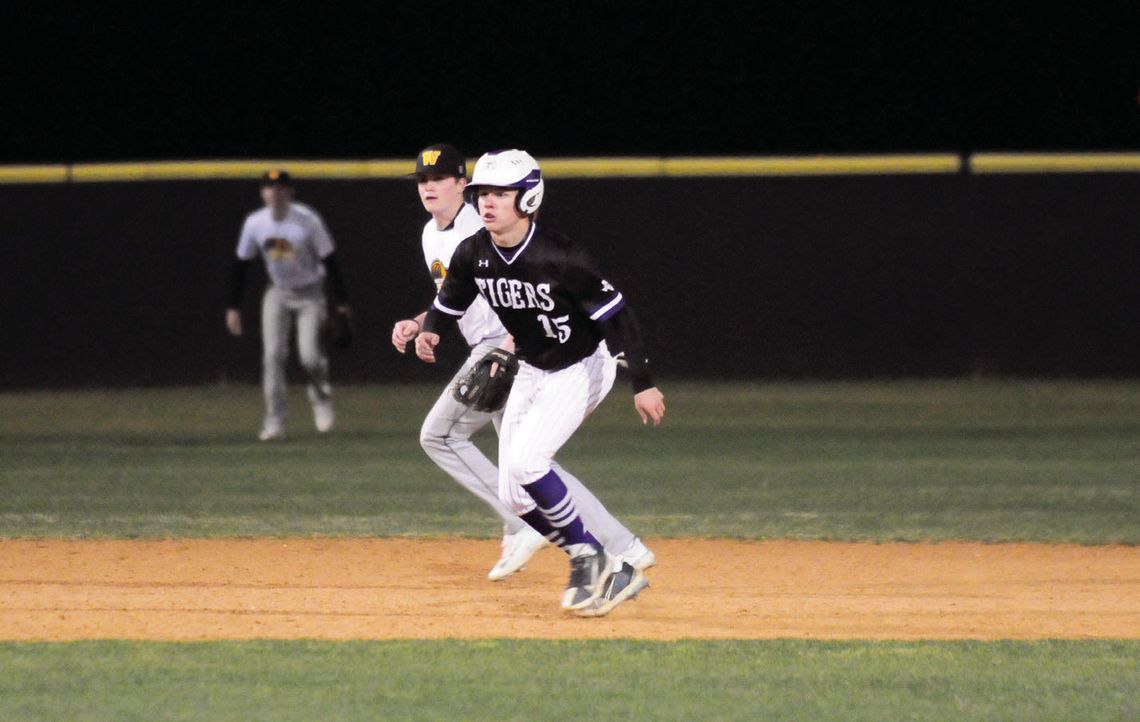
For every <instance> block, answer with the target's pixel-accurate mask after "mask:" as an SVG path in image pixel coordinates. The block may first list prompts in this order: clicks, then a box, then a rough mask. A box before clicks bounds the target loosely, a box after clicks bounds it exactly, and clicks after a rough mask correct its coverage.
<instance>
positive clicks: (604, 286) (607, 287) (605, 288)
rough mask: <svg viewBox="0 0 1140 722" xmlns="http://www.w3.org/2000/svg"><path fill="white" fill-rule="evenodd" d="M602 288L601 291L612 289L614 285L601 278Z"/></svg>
mask: <svg viewBox="0 0 1140 722" xmlns="http://www.w3.org/2000/svg"><path fill="white" fill-rule="evenodd" d="M602 290H603V291H612V290H614V287H613V286H611V285H610V282H609V281H606V280H603V281H602Z"/></svg>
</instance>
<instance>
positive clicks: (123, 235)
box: [0, 173, 1140, 389]
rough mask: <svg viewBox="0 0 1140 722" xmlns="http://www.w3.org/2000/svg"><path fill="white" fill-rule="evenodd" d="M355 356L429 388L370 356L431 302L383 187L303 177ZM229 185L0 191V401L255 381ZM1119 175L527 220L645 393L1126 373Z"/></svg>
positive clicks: (830, 193)
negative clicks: (602, 288) (625, 351)
mask: <svg viewBox="0 0 1140 722" xmlns="http://www.w3.org/2000/svg"><path fill="white" fill-rule="evenodd" d="M298 199H299V200H301V201H303V202H306V203H309V204H311V205H312V206H314V207H315V208H316V209H317V210H318V211H320V212H321V214H322V215H323V216H324V217H325V219H326V221H327V223H328V225H329V228H330V230H331V232H332V234H333V236H334V238H335V239H336V241H337V243H338V246H339V256H340V258H341V262H342V268H343V269H344V270H345V275H346V279H347V282H348V286H349V291H350V293H351V296H352V304H353V307H354V309H355V313H356V320H357V328H358V331H359V338H358V340H357V343H356V345H355V346H354V347H353V348H352V349H350V350H349V351H347V352H345V353H338V354H335V355H334V356H333V374H334V380H336V381H339V382H342V383H354V382H412V381H417V380H424V379H440V378H443V377H444V376H446V375H447V373H448V372H449V371H451V370H452V369H453V365H452V364H451V363H449V361H451V360H452V359H458V358H459V355H460V353H461V351H462V349H461V347H460V344H461V339H460V338H459V337H458V336H455V337H453V338H450V339H448V340H447V341H446V342H445V347H444V350H443V355H444V363H441V364H439V365H437V367H434V368H433V367H429V366H427V365H425V364H422V363H420V362H418V361H416V360H415V359H414V358H409V357H403V356H400V355H399V354H397V353H396V352H395V350H394V349H393V348H392V347H391V345H390V344H389V342H388V338H389V335H390V331H391V326H392V323H393V322H394V321H395V320H397V319H399V318H404V317H407V316H409V315H412V314H414V313H415V312H417V311H419V310H422V309H423V308H425V307H426V305H427V304H428V303H429V302H430V300H431V298H432V293H433V286H432V283H431V281H430V278H429V277H428V274H427V271H426V269H425V267H424V264H423V260H422V257H421V254H420V243H419V232H420V229H421V227H422V225H423V223H424V221H425V216H424V214H423V211H422V209H421V208H420V206H419V202H418V200H417V198H416V194H415V188H414V186H413V185H412V184H410V183H408V182H407V181H398V180H353V181H347V180H323V181H315V180H314V181H305V182H302V183H301V184H300V185H299V187H298ZM258 204H259V199H258V194H257V188H256V185H254V184H251V183H250V182H247V181H216V180H214V181H166V182H125V183H89V184H88V183H70V184H59V185H12V186H0V213H2V214H3V217H4V219H5V221H6V222H5V231H4V238H3V241H2V242H0V244H2V245H0V247H2V249H3V253H4V260H5V262H4V267H5V269H6V271H7V272H6V274H5V280H4V282H3V284H2V289H3V290H2V294H3V295H2V298H3V303H2V304H0V347H2V348H3V352H2V356H0V385H2V386H3V388H9V389H13V388H51V387H87V386H135V385H175V384H200V383H212V382H219V381H243V382H244V381H256V380H257V379H258V378H259V367H260V346H259V338H258V333H257V317H258V297H259V293H258V291H259V288H260V286H261V284H263V282H264V276H263V275H262V274H260V273H258V274H256V275H254V276H253V277H252V278H251V279H249V280H250V281H251V283H250V284H247V285H249V286H250V288H248V289H247V293H246V297H245V304H244V311H245V320H246V326H247V333H246V335H245V336H244V337H243V338H241V339H234V338H232V337H230V336H229V335H228V333H227V332H226V330H225V327H224V324H223V312H224V306H225V296H226V288H227V279H228V273H229V270H230V267H231V264H232V259H233V252H234V246H235V244H236V240H237V235H238V231H239V229H240V226H241V222H242V219H243V217H244V215H245V214H246V213H248V212H249V211H251V210H253V209H255V208H256V207H258ZM1138 208H1140V175H1138V174H1131V173H1116V174H1113V173H1106V174H1030V175H970V174H966V173H963V174H956V175H906V176H840V177H802V178H797V177H743V178H675V179H670V178H650V179H633V178H618V179H614V178H610V179H604V180H586V179H582V180H579V179H551V180H549V181H548V188H547V195H546V201H545V204H544V207H543V210H542V214H541V216H540V219H539V222H540V223H546V224H550V225H551V226H556V227H558V228H560V229H562V230H563V231H564V232H566V233H567V234H569V235H570V236H571V237H573V238H575V239H576V240H578V241H579V242H580V243H582V244H585V245H586V246H587V247H588V248H589V249H590V250H591V251H592V253H593V254H594V256H595V257H596V259H597V261H598V263H599V265H600V266H601V267H602V268H603V269H604V270H605V272H606V273H607V275H609V276H610V277H611V280H612V281H613V282H614V283H615V285H617V286H618V287H619V288H621V289H622V290H623V291H624V292H625V294H626V296H627V297H628V298H629V299H630V302H631V304H632V305H633V307H634V308H635V309H636V310H637V313H638V315H639V317H640V319H641V322H642V325H643V326H644V328H645V330H646V332H647V334H648V336H649V342H650V348H651V350H652V351H653V357H654V362H655V365H656V366H657V368H658V371H659V373H660V374H661V375H662V376H668V377H674V378H716V379H843V378H878V377H887V378H899V377H958V376H966V375H994V376H1014V377H1058V376H1065V377H1074V376H1100V377H1103V376H1111V377H1132V376H1136V375H1140V290H1138V289H1140V283H1138V280H1140V273H1138V271H1140V263H1138V262H1137V258H1138V257H1140V252H1138V250H1140V249H1138V245H1140V244H1138V240H1140V236H1138V233H1137V221H1136V212H1137V209H1138Z"/></svg>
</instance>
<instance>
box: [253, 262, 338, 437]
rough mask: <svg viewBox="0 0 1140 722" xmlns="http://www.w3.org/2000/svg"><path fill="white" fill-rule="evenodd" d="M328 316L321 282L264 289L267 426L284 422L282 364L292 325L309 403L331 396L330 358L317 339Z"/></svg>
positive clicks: (287, 347) (264, 371)
mask: <svg viewBox="0 0 1140 722" xmlns="http://www.w3.org/2000/svg"><path fill="white" fill-rule="evenodd" d="M327 315H328V308H327V307H326V305H325V294H324V288H323V286H322V284H320V283H316V284H313V285H311V286H304V287H302V288H296V289H290V288H280V287H278V286H273V285H270V286H269V287H268V288H267V289H265V296H264V297H263V298H262V301H261V340H262V347H263V352H264V353H263V356H262V385H263V388H264V391H265V425H266V427H267V428H271V427H278V428H283V427H284V425H285V364H286V362H287V361H288V360H289V334H290V330H291V329H292V328H293V327H294V325H296V329H297V351H298V353H299V354H300V361H301V366H302V367H303V368H304V369H305V372H306V373H307V374H308V376H309V382H308V387H307V391H308V394H309V401H310V403H313V404H318V403H326V402H327V401H328V400H329V398H330V397H331V395H332V386H331V384H330V382H329V360H328V357H327V356H325V353H324V350H323V349H322V348H321V342H320V334H321V326H322V325H324V322H325V317H326V316H327ZM294 322H295V324H294Z"/></svg>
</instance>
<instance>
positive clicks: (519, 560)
mask: <svg viewBox="0 0 1140 722" xmlns="http://www.w3.org/2000/svg"><path fill="white" fill-rule="evenodd" d="M411 177H413V178H415V180H416V185H417V188H418V190H419V196H420V202H421V203H422V204H423V206H424V209H425V210H426V211H428V213H430V214H431V216H432V217H431V219H429V220H428V221H427V223H426V224H425V225H424V229H423V234H422V245H423V253H424V262H425V263H426V264H427V268H428V272H429V273H430V274H431V277H432V279H433V280H434V281H435V284H436V289H437V290H438V289H439V287H441V286H442V285H443V281H444V278H445V277H446V276H447V269H448V267H449V265H450V263H451V257H452V254H453V253H454V252H455V248H456V246H458V245H459V242H460V241H462V240H463V239H464V238H467V237H468V236H471V235H474V234H475V233H476V232H477V231H479V230H481V229H482V228H483V222H482V221H481V220H480V218H479V214H478V212H477V211H476V210H475V209H474V207H472V206H471V205H469V204H468V203H466V202H465V200H464V190H465V188H466V187H467V173H466V159H465V157H464V156H463V154H462V153H461V152H460V151H459V150H458V149H456V148H455V147H453V146H450V145H446V144H441V145H432V146H429V147H427V148H425V149H423V150H422V151H421V152H420V154H419V155H418V156H417V158H416V170H415V173H413V174H411ZM426 315H427V312H426V311H424V312H423V313H421V314H419V315H418V316H416V317H415V318H413V319H405V320H402V321H398V322H396V324H395V326H394V327H393V329H392V344H393V345H394V346H395V347H396V350H397V351H399V352H400V353H404V351H405V349H406V348H407V344H408V342H409V341H411V340H412V339H414V338H415V336H416V334H417V333H418V332H419V331H420V328H421V324H422V323H423V321H424V317H425V316H426ZM458 326H459V331H460V333H461V334H462V335H463V338H464V339H465V340H466V342H467V344H468V346H469V347H470V349H471V352H470V354H469V355H468V357H467V359H466V361H465V362H464V363H463V365H462V366H461V367H460V368H459V370H458V371H457V372H456V374H455V377H454V378H453V379H452V381H451V383H449V384H448V387H447V388H446V389H444V391H443V393H442V394H441V395H440V396H439V399H438V400H437V401H436V402H435V405H434V406H433V407H432V409H431V411H429V412H428V415H427V418H426V419H425V420H424V423H423V426H422V428H421V429H420V444H421V446H423V449H424V451H425V452H426V453H427V455H428V456H429V457H430V458H431V459H432V461H434V462H435V463H436V464H437V465H438V466H439V467H440V468H441V469H443V470H444V471H445V472H447V474H448V475H449V476H451V477H452V478H453V479H455V481H456V482H458V483H459V484H460V485H461V486H463V487H464V488H465V489H467V490H468V491H470V492H471V493H472V494H474V495H475V496H476V497H477V498H478V499H480V500H481V501H483V502H484V503H485V504H487V506H489V507H491V509H492V510H494V512H495V513H496V514H498V515H499V517H500V518H501V519H502V520H503V541H502V556H501V557H500V558H499V560H498V562H496V563H495V565H494V566H493V567H492V568H491V571H490V572H489V573H488V574H487V577H488V578H489V579H491V580H493V581H496V580H500V579H505V578H506V577H508V576H510V575H511V574H514V573H515V572H516V571H518V570H520V569H522V568H523V567H524V566H525V564H526V562H527V561H528V560H529V559H530V557H531V556H532V555H533V554H534V553H535V552H537V551H538V550H539V549H541V548H542V547H543V546H545V545H546V544H547V540H546V538H545V537H544V536H542V535H541V534H539V533H538V532H537V531H535V530H534V529H532V528H531V527H530V526H529V525H528V524H527V523H526V522H525V521H523V520H522V519H521V518H520V517H518V516H517V515H516V514H515V513H514V512H512V511H511V510H510V509H509V508H508V507H507V506H506V505H505V504H503V502H502V501H500V499H499V493H498V489H499V471H498V469H497V468H496V467H495V465H494V464H493V463H491V461H490V460H489V459H487V457H486V456H484V454H483V453H482V451H480V450H479V448H478V447H477V446H476V445H475V444H474V443H473V442H472V441H471V437H472V435H474V434H475V433H476V432H478V431H479V430H480V429H482V428H483V427H485V426H486V425H487V424H488V423H492V424H494V427H495V429H496V430H498V429H499V422H500V420H501V418H502V411H501V410H500V411H498V412H493V413H485V412H480V411H475V410H474V409H470V408H468V407H466V406H464V405H463V404H461V403H460V402H458V401H456V400H455V398H454V397H453V395H452V394H451V392H450V389H451V386H452V385H453V384H454V383H455V380H456V379H459V378H461V377H463V375H464V374H466V373H467V371H468V369H470V368H471V367H472V366H473V365H474V364H475V362H476V361H478V360H479V359H480V358H482V357H483V356H484V355H486V354H487V352H489V351H491V350H492V349H495V348H513V342H512V340H511V338H510V336H509V335H508V334H507V330H506V329H505V328H504V327H503V324H502V322H500V321H499V318H498V317H497V316H496V315H495V313H494V311H492V310H491V307H490V306H489V305H488V304H487V302H486V301H485V300H483V299H482V298H476V299H475V301H474V302H473V303H472V304H471V306H470V307H468V308H467V310H466V312H465V313H464V314H463V315H462V317H461V318H459V320H458ZM559 474H560V476H561V477H562V478H563V480H564V481H565V483H566V485H567V487H569V488H571V489H573V490H574V494H575V497H576V498H577V499H578V508H579V511H580V513H581V514H582V515H583V517H585V518H586V519H588V520H590V522H591V524H592V526H593V527H594V528H595V529H597V536H598V538H599V540H600V541H601V542H602V544H603V545H604V546H605V548H606V549H607V550H609V551H610V553H611V554H613V555H615V556H620V557H622V558H624V559H626V560H627V561H629V562H630V563H631V564H632V565H633V566H635V567H636V568H638V569H642V570H644V569H647V568H648V567H650V566H652V565H653V564H654V563H655V561H656V559H655V557H654V555H653V552H652V551H650V550H649V549H648V548H647V547H646V546H645V545H644V544H643V543H642V542H641V540H640V539H638V538H637V537H636V536H635V535H634V534H633V533H632V532H631V531H629V529H627V528H626V527H625V526H624V525H622V524H621V522H619V521H618V520H617V519H615V518H614V516H613V515H612V514H610V513H609V511H608V510H607V509H606V508H605V507H604V506H603V505H602V503H601V502H600V501H598V499H597V497H595V496H594V495H593V494H592V493H590V492H589V491H588V490H587V489H586V488H585V487H584V486H583V485H582V483H581V482H580V481H579V480H578V479H577V478H575V477H574V476H572V475H571V474H569V473H568V472H566V471H565V470H564V469H561V468H560V467H559Z"/></svg>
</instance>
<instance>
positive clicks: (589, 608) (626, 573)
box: [574, 562, 649, 617]
mask: <svg viewBox="0 0 1140 722" xmlns="http://www.w3.org/2000/svg"><path fill="white" fill-rule="evenodd" d="M600 586H601V592H600V593H599V594H598V595H597V596H596V597H594V598H593V599H591V600H590V601H588V602H586V603H585V604H583V605H582V606H580V607H578V608H576V609H575V610H574V613H575V614H577V615H578V616H580V617H604V616H606V615H607V614H609V613H610V610H611V609H613V608H614V607H616V606H617V605H619V604H621V603H622V602H624V601H626V600H627V599H633V598H634V597H636V596H637V595H638V594H640V593H641V590H642V589H645V588H646V587H648V586H649V579H648V578H647V577H646V576H645V572H643V571H641V570H640V569H635V568H634V566H633V565H632V564H630V563H629V562H622V565H621V568H620V569H618V570H617V571H616V572H614V573H613V574H610V575H609V577H608V578H606V579H604V580H602V583H601V585H600Z"/></svg>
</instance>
